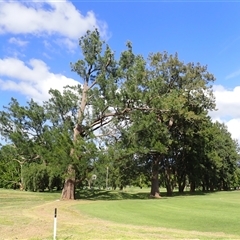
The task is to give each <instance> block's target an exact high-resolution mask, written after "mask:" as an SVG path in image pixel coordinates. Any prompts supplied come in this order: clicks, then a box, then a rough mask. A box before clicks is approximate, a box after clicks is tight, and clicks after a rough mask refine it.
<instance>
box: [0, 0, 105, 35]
mask: <svg viewBox="0 0 240 240" xmlns="http://www.w3.org/2000/svg"><path fill="white" fill-rule="evenodd" d="M93 28H98V29H99V31H100V33H101V34H102V36H106V29H107V25H106V23H104V22H101V21H99V20H97V19H96V17H95V15H94V13H93V12H92V11H89V12H87V14H86V15H85V16H84V15H82V14H81V13H80V12H79V11H78V10H77V9H76V8H75V6H74V5H73V4H72V3H71V2H70V1H68V0H62V1H52V0H47V1H45V2H43V3H41V2H36V1H27V2H20V1H14V2H10V1H6V0H5V1H4V0H3V1H1V2H0V34H5V33H12V34H34V35H38V36H39V35H52V34H58V35H60V36H62V37H64V38H70V39H78V38H79V37H80V36H82V35H83V34H84V33H85V32H86V31H87V30H91V29H93Z"/></svg>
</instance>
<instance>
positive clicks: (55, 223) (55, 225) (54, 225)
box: [53, 208, 57, 240]
mask: <svg viewBox="0 0 240 240" xmlns="http://www.w3.org/2000/svg"><path fill="white" fill-rule="evenodd" d="M56 236H57V208H55V210H54V223H53V240H56Z"/></svg>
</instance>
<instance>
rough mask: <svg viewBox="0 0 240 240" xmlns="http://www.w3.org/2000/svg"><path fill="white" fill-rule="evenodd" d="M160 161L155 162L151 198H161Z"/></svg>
mask: <svg viewBox="0 0 240 240" xmlns="http://www.w3.org/2000/svg"><path fill="white" fill-rule="evenodd" d="M158 167H159V159H156V160H155V159H154V160H153V165H152V179H151V192H150V197H155V198H160V197H161V196H160V191H159V180H158Z"/></svg>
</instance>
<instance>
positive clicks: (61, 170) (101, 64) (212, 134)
mask: <svg viewBox="0 0 240 240" xmlns="http://www.w3.org/2000/svg"><path fill="white" fill-rule="evenodd" d="M79 46H80V49H81V51H82V56H83V58H82V59H80V60H79V61H77V62H76V63H71V70H72V71H73V72H75V73H76V74H77V75H78V77H79V78H80V80H79V85H77V86H66V87H65V88H64V90H63V91H62V92H60V91H58V90H56V89H51V90H50V91H49V94H50V98H49V100H47V101H45V102H43V103H41V104H40V103H37V102H35V101H34V100H30V101H29V102H27V104H25V105H24V106H21V105H20V104H19V102H18V101H17V99H14V98H12V99H11V101H10V103H9V105H8V106H5V107H4V109H3V111H0V126H1V128H0V133H1V136H2V138H5V139H6V140H7V142H8V144H5V145H4V146H2V147H1V149H0V187H10V188H18V187H20V188H21V189H25V190H30V191H44V190H46V189H48V190H50V191H51V190H53V189H58V190H61V189H62V198H63V199H74V198H75V189H76V188H78V187H81V186H84V185H86V184H87V185H88V186H89V187H91V186H93V185H94V186H97V187H106V186H111V187H112V188H120V189H122V188H124V187H126V186H128V185H134V186H139V187H143V186H149V187H150V189H151V190H150V195H151V196H153V197H160V191H159V187H160V186H163V187H166V189H167V194H168V195H171V194H172V192H173V190H174V188H178V190H179V192H183V191H184V189H185V188H186V186H188V187H189V188H190V190H191V191H195V190H196V189H201V190H203V191H213V190H229V189H230V188H235V187H238V186H239V183H240V172H239V146H238V143H237V141H235V140H233V139H232V138H231V134H230V133H229V132H228V130H227V127H226V126H225V125H224V124H222V123H219V122H216V123H214V122H213V121H212V119H211V118H210V117H209V115H208V113H209V111H214V110H215V99H214V95H213V90H212V84H213V82H214V81H215V77H214V76H213V74H211V73H209V72H208V70H207V67H206V66H202V65H201V64H200V63H197V64H194V63H187V64H186V63H184V62H182V61H180V60H179V58H178V55H177V54H175V55H170V54H168V53H167V52H163V53H159V52H158V53H151V54H149V56H148V58H147V59H144V57H143V56H142V55H139V54H135V53H134V52H133V48H132V44H131V43H130V42H127V44H126V50H125V51H123V52H122V53H121V54H120V57H119V59H116V57H115V53H114V52H113V51H112V50H111V48H110V47H109V45H108V44H106V43H105V42H104V41H102V40H101V38H100V35H99V33H98V31H97V30H95V31H88V32H87V33H86V34H85V35H84V36H83V37H82V38H80V40H79ZM106 170H107V172H106ZM106 174H107V176H106Z"/></svg>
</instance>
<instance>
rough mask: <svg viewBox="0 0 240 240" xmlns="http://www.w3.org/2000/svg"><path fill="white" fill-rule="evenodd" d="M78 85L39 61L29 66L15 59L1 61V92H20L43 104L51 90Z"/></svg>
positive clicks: (32, 61) (32, 62) (34, 61)
mask: <svg viewBox="0 0 240 240" xmlns="http://www.w3.org/2000/svg"><path fill="white" fill-rule="evenodd" d="M13 66H14V67H13ZM1 76H2V79H1ZM77 84H79V83H78V82H77V81H75V80H74V79H72V78H67V77H66V76H64V75H62V74H54V73H52V72H50V70H49V68H48V66H47V65H46V63H45V62H43V61H42V60H39V59H31V60H30V61H29V62H28V64H25V63H24V62H22V61H21V60H19V59H15V58H6V59H0V90H11V91H15V92H19V93H21V94H23V95H24V96H27V97H28V98H33V99H34V100H36V101H39V102H41V101H43V100H47V99H48V98H49V94H48V91H49V89H50V88H53V89H58V90H60V91H61V90H62V89H63V87H64V86H66V85H72V86H73V85H77Z"/></svg>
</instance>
